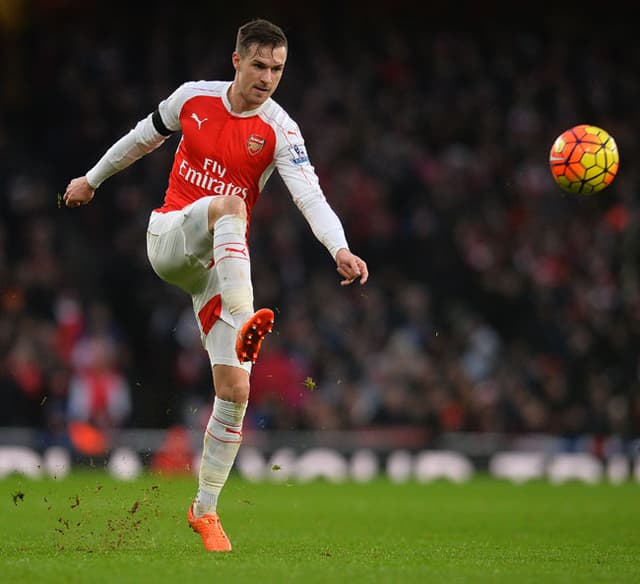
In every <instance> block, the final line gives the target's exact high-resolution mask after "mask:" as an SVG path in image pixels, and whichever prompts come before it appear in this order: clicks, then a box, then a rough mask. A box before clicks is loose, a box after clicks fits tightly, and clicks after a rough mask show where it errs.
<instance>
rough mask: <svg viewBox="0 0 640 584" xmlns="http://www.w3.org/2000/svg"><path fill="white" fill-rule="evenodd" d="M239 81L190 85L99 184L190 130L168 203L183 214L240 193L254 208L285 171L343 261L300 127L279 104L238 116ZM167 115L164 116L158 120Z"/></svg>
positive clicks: (116, 153)
mask: <svg viewBox="0 0 640 584" xmlns="http://www.w3.org/2000/svg"><path fill="white" fill-rule="evenodd" d="M230 85H231V82H224V81H190V82H187V83H184V84H183V85H181V86H180V87H179V88H178V89H177V90H176V91H174V92H173V93H172V94H171V95H170V96H169V97H168V98H167V99H165V100H164V101H162V102H161V103H160V104H159V106H158V109H157V111H156V112H155V113H154V114H150V115H149V116H147V117H146V118H145V119H143V120H141V121H140V122H138V124H137V125H136V126H135V128H134V129H132V130H131V132H129V134H127V135H126V136H124V137H123V138H121V139H120V140H119V141H118V142H116V143H115V144H114V145H113V146H112V147H111V148H110V149H109V150H108V151H107V152H106V153H105V155H104V156H103V157H102V159H101V160H100V161H99V162H98V163H97V164H96V166H94V167H93V168H92V169H91V170H90V171H89V172H88V173H87V179H88V180H89V183H90V184H91V185H92V186H94V187H96V188H97V187H98V186H99V185H100V184H101V183H102V182H103V181H104V180H105V179H106V178H108V177H109V176H111V175H113V174H115V173H116V172H118V171H120V170H122V169H123V168H125V167H127V166H129V165H130V164H131V163H132V162H134V161H135V160H137V159H138V158H140V157H141V156H144V155H145V154H148V153H149V152H151V151H152V150H154V149H155V148H157V147H158V146H159V145H160V144H162V143H163V142H164V141H165V140H166V138H167V136H168V135H169V134H170V133H172V132H182V137H181V140H180V143H179V145H178V148H177V150H176V154H175V158H174V162H173V166H172V168H171V173H170V175H169V184H168V187H167V190H166V193H165V197H164V203H163V204H162V206H160V207H158V208H157V209H156V211H158V212H167V211H173V210H178V209H182V208H183V207H185V206H187V205H189V204H190V203H193V202H194V201H196V200H197V199H199V198H201V197H204V196H211V195H214V196H239V197H242V198H243V199H244V201H245V203H246V206H247V214H248V217H249V220H250V217H251V210H252V208H253V206H254V205H255V203H256V201H257V200H258V197H259V196H260V193H261V191H262V189H263V187H264V185H265V183H266V181H267V180H268V178H269V177H270V176H271V174H272V173H273V171H274V169H277V170H278V172H279V174H280V176H281V177H282V179H283V181H284V183H285V184H286V186H287V188H288V190H289V192H290V193H291V196H292V198H293V200H294V202H295V203H296V205H297V206H298V208H299V209H300V210H301V211H302V213H303V215H304V217H305V218H306V219H307V221H308V223H309V224H310V226H311V228H312V230H313V233H314V235H315V236H316V237H317V238H318V240H319V241H321V242H322V243H323V244H324V245H325V247H327V249H328V250H329V252H330V253H331V255H332V257H334V258H335V255H336V253H337V252H338V250H339V249H340V248H343V247H344V248H347V247H348V246H347V242H346V238H345V235H344V230H343V228H342V224H341V222H340V220H339V219H338V217H337V216H336V214H335V213H334V211H333V210H332V209H331V207H330V206H329V204H328V203H327V201H326V198H325V196H324V194H323V192H322V189H321V187H320V185H319V181H318V177H317V174H316V172H315V170H314V168H313V166H312V165H311V163H310V161H309V158H308V156H307V153H306V149H305V144H304V139H303V137H302V134H301V132H300V129H299V128H298V126H297V124H296V123H295V122H294V121H293V120H292V119H291V118H290V117H289V115H288V114H287V113H286V112H285V110H284V109H283V108H282V107H280V106H279V105H278V104H277V103H276V102H275V101H274V100H273V99H271V98H270V99H268V100H267V101H266V102H265V103H264V104H262V105H261V106H260V107H259V108H257V109H256V110H253V111H249V112H243V113H234V112H233V111H231V104H230V103H229V100H228V97H227V93H228V90H229V87H230ZM158 116H159V119H158Z"/></svg>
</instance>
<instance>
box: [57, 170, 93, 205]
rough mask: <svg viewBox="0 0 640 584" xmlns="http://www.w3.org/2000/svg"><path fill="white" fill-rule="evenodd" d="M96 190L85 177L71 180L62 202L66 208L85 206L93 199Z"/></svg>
mask: <svg viewBox="0 0 640 584" xmlns="http://www.w3.org/2000/svg"><path fill="white" fill-rule="evenodd" d="M95 193H96V190H95V189H94V188H93V187H92V186H91V185H90V184H89V181H88V180H87V177H86V176H80V177H78V178H74V179H72V180H71V181H70V182H69V184H68V185H67V188H66V190H65V191H64V195H63V197H62V198H63V200H64V204H65V205H66V206H67V207H79V206H80V205H86V204H87V203H89V202H90V201H91V199H93V195H95Z"/></svg>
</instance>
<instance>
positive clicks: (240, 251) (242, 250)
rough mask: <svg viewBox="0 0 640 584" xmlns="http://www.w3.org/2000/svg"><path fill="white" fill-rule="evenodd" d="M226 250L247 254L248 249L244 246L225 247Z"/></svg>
mask: <svg viewBox="0 0 640 584" xmlns="http://www.w3.org/2000/svg"><path fill="white" fill-rule="evenodd" d="M224 251H230V252H235V253H241V254H242V255H245V256H246V255H247V249H246V248H244V247H242V248H240V249H237V248H235V247H225V248H224Z"/></svg>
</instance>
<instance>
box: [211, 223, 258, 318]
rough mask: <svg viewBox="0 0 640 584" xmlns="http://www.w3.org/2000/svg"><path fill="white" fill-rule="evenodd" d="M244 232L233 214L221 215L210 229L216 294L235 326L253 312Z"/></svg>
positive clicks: (249, 262) (249, 265)
mask: <svg viewBox="0 0 640 584" xmlns="http://www.w3.org/2000/svg"><path fill="white" fill-rule="evenodd" d="M246 229H247V223H246V221H243V220H242V219H241V218H240V217H238V216H237V215H223V216H222V217H220V219H218V220H217V221H216V222H215V224H214V226H213V260H214V263H215V267H216V270H217V271H218V276H219V278H220V295H221V296H222V302H223V303H224V304H226V306H227V309H228V310H229V312H230V313H231V315H232V316H233V317H234V320H235V324H236V326H237V327H239V326H240V325H242V324H243V323H244V322H245V321H246V320H247V319H248V318H249V316H250V315H251V314H252V313H253V286H252V284H251V261H250V258H249V249H248V248H247V242H246Z"/></svg>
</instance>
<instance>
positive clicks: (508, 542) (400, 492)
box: [0, 470, 640, 584]
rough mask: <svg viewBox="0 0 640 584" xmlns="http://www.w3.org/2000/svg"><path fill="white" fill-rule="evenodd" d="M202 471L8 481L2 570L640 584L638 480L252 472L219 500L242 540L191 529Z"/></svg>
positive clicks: (100, 575) (75, 575)
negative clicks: (359, 478)
mask: <svg viewBox="0 0 640 584" xmlns="http://www.w3.org/2000/svg"><path fill="white" fill-rule="evenodd" d="M195 485H196V480H195V478H193V477H185V478H167V477H158V476H152V475H144V476H143V477H141V478H140V479H137V480H135V481H133V482H130V483H122V482H116V481H114V480H112V479H111V478H109V477H108V476H107V475H106V474H105V473H103V472H101V471H90V470H87V471H84V472H74V473H73V474H72V475H70V476H68V477H67V478H65V479H62V480H54V479H43V480H30V479H26V478H24V477H20V476H11V477H9V478H7V479H4V480H0V492H1V493H2V498H1V503H0V525H1V526H2V543H1V545H0V581H2V582H7V583H23V582H25V583H29V582H51V583H54V582H55V583H56V584H57V583H59V582H65V583H66V582H70V583H76V582H77V583H80V582H91V583H92V584H97V583H100V582H132V583H133V582H135V583H144V582H153V583H154V584H162V583H165V582H179V583H186V582H226V583H244V582H247V583H249V582H250V583H253V584H255V583H259V584H266V583H271V582H274V583H285V582H302V583H304V584H312V583H331V582H339V583H341V584H346V583H349V584H351V583H358V582H375V583H381V582H388V583H398V582H402V583H414V582H416V583H418V582H420V583H422V582H469V583H478V582H518V584H522V583H525V582H531V583H534V582H535V583H536V584H538V583H540V582H545V583H549V582H562V583H567V582H571V583H573V582H584V583H589V584H592V583H595V582H611V583H616V584H617V583H624V582H640V485H638V484H637V483H631V482H629V483H625V484H623V485H618V486H614V485H611V484H607V483H602V484H600V485H596V486H593V485H592V486H589V485H585V484H579V483H570V484H565V485H561V486H553V485H551V484H549V483H547V482H542V481H540V482H534V483H529V484H525V485H514V484H511V483H507V482H503V481H498V480H495V479H490V478H486V477H484V478H483V477H481V478H476V479H474V480H472V481H470V482H468V483H465V484H462V485H455V484H451V483H449V482H440V481H439V482H435V483H430V484H418V483H415V482H413V483H408V484H402V485H396V484H393V483H390V482H388V481H386V480H382V479H380V480H377V481H375V482H372V483H366V484H358V483H344V484H329V483H326V482H323V481H318V482H313V483H310V484H299V483H290V484H287V483H261V484H253V483H249V482H246V481H244V480H241V479H240V478H238V477H236V476H232V478H231V480H230V481H229V483H228V484H227V486H226V488H225V490H224V492H223V495H222V498H221V502H220V511H221V517H222V519H223V523H224V526H225V529H226V531H227V533H228V534H229V536H230V538H231V540H232V543H233V545H234V550H233V551H232V552H231V553H229V554H211V553H207V552H205V551H204V549H203V548H202V544H201V541H200V538H199V536H197V535H196V534H194V533H193V532H192V531H191V530H190V529H189V528H188V526H187V522H186V510H187V506H188V505H189V503H190V501H191V498H192V496H193V494H194V490H195Z"/></svg>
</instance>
